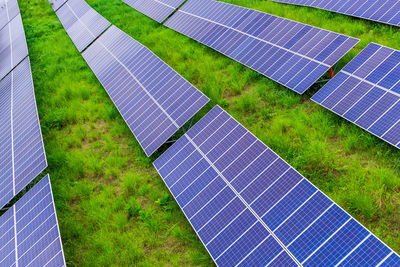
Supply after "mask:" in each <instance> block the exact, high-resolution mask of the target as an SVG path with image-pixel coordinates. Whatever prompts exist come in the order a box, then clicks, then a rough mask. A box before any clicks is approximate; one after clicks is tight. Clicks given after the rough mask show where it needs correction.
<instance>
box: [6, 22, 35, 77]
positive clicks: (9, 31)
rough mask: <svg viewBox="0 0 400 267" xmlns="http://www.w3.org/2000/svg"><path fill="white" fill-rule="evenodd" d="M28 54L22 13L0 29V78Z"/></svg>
mask: <svg viewBox="0 0 400 267" xmlns="http://www.w3.org/2000/svg"><path fill="white" fill-rule="evenodd" d="M27 55H28V47H27V45H26V39H25V32H24V26H23V25H22V19H21V15H20V14H18V15H17V16H15V17H14V18H13V19H12V20H11V21H10V22H9V23H8V24H7V25H6V26H4V27H3V29H1V30H0V80H1V79H2V78H4V76H6V75H7V73H9V72H10V71H11V70H12V69H13V68H15V66H17V65H18V63H20V62H21V60H23V59H24V58H25V57H26V56H27Z"/></svg>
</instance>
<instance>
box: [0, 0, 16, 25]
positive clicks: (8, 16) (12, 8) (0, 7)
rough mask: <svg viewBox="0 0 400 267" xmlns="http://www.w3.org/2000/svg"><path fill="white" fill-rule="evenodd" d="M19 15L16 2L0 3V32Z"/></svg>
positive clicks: (12, 0)
mask: <svg viewBox="0 0 400 267" xmlns="http://www.w3.org/2000/svg"><path fill="white" fill-rule="evenodd" d="M18 14H19V7H18V2H17V0H5V1H4V2H1V1H0V30H1V29H2V28H3V27H4V26H6V25H7V23H9V22H10V21H11V20H12V19H13V18H14V17H15V16H17V15H18Z"/></svg>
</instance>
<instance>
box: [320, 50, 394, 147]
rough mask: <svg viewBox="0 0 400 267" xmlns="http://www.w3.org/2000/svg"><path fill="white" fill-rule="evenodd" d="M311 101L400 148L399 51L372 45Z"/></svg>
mask: <svg viewBox="0 0 400 267" xmlns="http://www.w3.org/2000/svg"><path fill="white" fill-rule="evenodd" d="M312 100H314V101H315V102H317V103H319V104H321V105H322V106H324V107H325V108H327V109H329V110H331V111H333V112H335V113H336V114H338V115H340V116H342V117H343V118H345V119H347V120H349V121H351V122H353V123H355V124H356V125H358V126H360V127H361V128H363V129H365V130H367V131H368V132H370V133H372V134H374V135H376V136H378V137H380V138H382V139H383V140H385V141H386V142H388V143H390V144H392V145H394V146H396V147H398V148H400V51H397V50H394V49H392V48H388V47H384V46H381V45H378V44H374V43H371V44H369V45H368V46H367V47H366V48H365V49H364V50H363V51H362V52H361V53H360V54H359V55H358V56H357V57H355V58H354V59H353V60H352V61H351V62H350V63H349V64H348V65H347V66H345V67H344V68H343V69H342V70H341V71H340V73H338V75H336V76H335V77H334V78H333V79H332V80H331V81H330V82H328V83H327V84H326V85H325V86H324V87H323V88H322V89H321V90H320V91H319V92H318V93H317V94H315V95H314V96H313V97H312Z"/></svg>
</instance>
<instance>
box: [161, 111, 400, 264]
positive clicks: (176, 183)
mask: <svg viewBox="0 0 400 267" xmlns="http://www.w3.org/2000/svg"><path fill="white" fill-rule="evenodd" d="M154 166H155V167H156V169H157V171H158V172H159V174H160V175H161V177H162V179H163V180H164V182H165V184H166V185H167V187H168V189H169V190H170V191H171V193H172V195H173V196H174V197H175V199H176V201H177V202H178V204H179V206H180V207H181V209H182V210H183V212H184V214H185V215H186V217H187V219H188V220H189V222H190V223H191V225H192V227H193V228H194V230H195V231H196V233H197V235H198V236H199V238H200V239H201V241H202V242H203V244H204V246H205V247H206V248H207V250H208V252H209V253H210V255H211V257H212V258H213V259H214V261H215V262H216V264H217V265H220V266H237V265H240V266H261V265H262V266H266V265H268V266H271V265H272V266H273V265H276V266H296V265H297V264H301V265H303V266H334V265H336V264H339V265H340V264H343V265H349V266H358V265H361V266H363V265H364V266H372V265H377V264H378V263H383V262H387V261H396V260H398V259H399V256H398V255H397V254H395V253H394V252H393V251H392V250H391V249H390V248H389V247H387V246H386V245H385V244H384V243H382V242H381V241H380V240H379V239H377V238H376V237H375V236H374V235H372V234H371V233H370V232H369V231H368V230H367V229H366V228H364V227H363V226H362V225H361V224H360V223H358V222H357V221H356V220H355V219H353V218H352V217H351V216H350V215H349V214H347V213H346V212H345V211H344V210H343V209H341V208H340V207H339V206H338V205H337V204H335V203H334V202H333V201H332V200H331V199H329V198H328V197H327V196H326V195H324V194H323V193H322V192H321V191H320V190H318V189H317V188H316V187H315V186H314V185H312V184H311V183H310V182H309V181H308V180H307V179H305V178H304V177H303V176H302V175H301V174H299V173H298V172H297V171H296V170H294V169H293V168H292V167H291V166H290V165H288V164H287V163H286V162H285V161H284V160H282V159H281V158H280V157H279V156H278V155H277V154H275V153H274V152H273V151H272V150H271V149H269V148H268V147H267V146H265V145H264V144H263V143H262V142H261V141H260V140H258V139H257V138H256V137H255V136H254V135H252V134H251V133H250V132H249V131H248V130H246V129H245V128H244V127H243V126H242V125H240V124H239V123H238V122H237V121H236V120H235V119H233V118H232V117H231V116H230V115H229V114H228V113H226V112H225V111H223V110H222V109H221V108H220V107H218V106H217V107H215V108H213V109H212V110H211V111H210V112H209V113H208V114H207V115H206V116H205V117H203V119H201V120H200V121H199V122H198V123H197V124H196V125H194V126H193V127H192V128H191V129H190V130H189V131H188V132H187V133H186V134H185V135H184V136H183V137H182V138H181V139H179V140H178V141H177V142H176V143H175V144H174V145H173V146H171V148H169V149H168V150H167V151H166V152H165V153H164V154H163V155H162V156H160V157H159V158H158V159H157V160H156V161H155V162H154ZM391 257H393V259H392V258H391Z"/></svg>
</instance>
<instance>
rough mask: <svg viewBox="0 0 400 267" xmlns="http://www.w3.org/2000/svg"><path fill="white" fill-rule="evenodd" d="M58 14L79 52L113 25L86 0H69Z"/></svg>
mask: <svg viewBox="0 0 400 267" xmlns="http://www.w3.org/2000/svg"><path fill="white" fill-rule="evenodd" d="M56 14H57V16H58V18H59V19H60V21H61V24H62V25H63V26H64V28H65V30H66V31H67V33H68V35H69V36H70V37H71V40H72V41H73V42H74V44H75V46H76V48H77V49H78V50H79V52H82V51H83V50H84V49H85V48H86V47H87V46H88V45H89V44H90V43H92V42H93V41H94V40H95V39H96V38H97V37H99V35H100V34H101V33H103V32H104V31H105V30H106V29H107V28H108V26H110V25H111V23H110V22H108V21H107V20H106V19H105V18H103V17H102V16H101V15H100V14H99V13H97V12H96V11H95V10H94V9H93V8H91V7H90V6H89V5H88V4H87V3H86V2H85V1H84V0H69V1H68V2H66V3H65V4H64V5H63V6H62V7H60V8H59V9H58V10H57V12H56Z"/></svg>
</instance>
